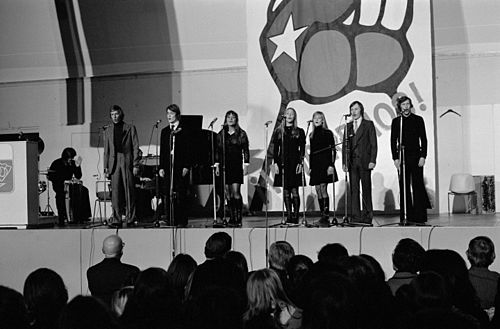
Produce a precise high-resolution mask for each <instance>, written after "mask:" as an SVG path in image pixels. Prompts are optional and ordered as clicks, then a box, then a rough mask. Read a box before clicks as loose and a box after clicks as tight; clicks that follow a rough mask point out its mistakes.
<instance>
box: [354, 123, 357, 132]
mask: <svg viewBox="0 0 500 329" xmlns="http://www.w3.org/2000/svg"><path fill="white" fill-rule="evenodd" d="M356 131H358V121H357V120H354V133H356Z"/></svg>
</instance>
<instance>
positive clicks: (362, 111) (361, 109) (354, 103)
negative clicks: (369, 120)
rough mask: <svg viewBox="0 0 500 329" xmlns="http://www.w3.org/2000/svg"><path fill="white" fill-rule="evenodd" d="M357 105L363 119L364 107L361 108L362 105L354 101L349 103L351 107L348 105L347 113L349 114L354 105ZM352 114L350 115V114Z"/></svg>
mask: <svg viewBox="0 0 500 329" xmlns="http://www.w3.org/2000/svg"><path fill="white" fill-rule="evenodd" d="M356 104H358V106H359V109H360V112H361V117H362V118H363V117H364V116H365V107H364V106H363V104H361V102H360V101H354V102H352V103H351V105H349V113H351V109H352V107H353V106H354V105H356ZM351 114H352V113H351Z"/></svg>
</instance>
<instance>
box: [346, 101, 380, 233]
mask: <svg viewBox="0 0 500 329" xmlns="http://www.w3.org/2000/svg"><path fill="white" fill-rule="evenodd" d="M349 110H350V114H351V116H352V121H351V122H349V123H348V124H347V126H346V132H345V136H346V137H347V140H346V141H345V142H346V143H349V145H344V147H343V148H342V160H343V161H342V169H343V170H344V171H348V172H349V179H350V181H351V207H352V221H353V222H361V223H366V224H371V223H372V219H373V204H372V176H371V175H372V170H373V168H375V163H376V160H377V135H376V134H375V126H374V125H373V121H370V120H367V119H365V118H363V115H364V113H365V109H364V107H363V104H361V102H359V101H354V102H352V103H351V105H350V106H349ZM346 146H347V147H346ZM346 151H348V152H346ZM360 181H361V187H362V189H363V193H362V194H361V200H362V201H363V213H361V203H360V189H359V182H360Z"/></svg>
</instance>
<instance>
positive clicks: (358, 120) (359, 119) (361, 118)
mask: <svg viewBox="0 0 500 329" xmlns="http://www.w3.org/2000/svg"><path fill="white" fill-rule="evenodd" d="M354 121H355V122H356V123H357V124H358V128H359V125H360V124H361V121H363V117H359V118H357V119H356V120H353V122H354Z"/></svg>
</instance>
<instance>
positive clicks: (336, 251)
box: [318, 243, 349, 268]
mask: <svg viewBox="0 0 500 329" xmlns="http://www.w3.org/2000/svg"><path fill="white" fill-rule="evenodd" d="M347 256H349V253H348V252H347V249H346V247H344V246H343V245H342V244H340V243H329V244H326V245H324V246H323V247H322V248H321V249H320V251H319V253H318V262H319V263H320V264H321V265H323V266H326V267H327V268H332V266H335V264H336V262H337V260H338V259H339V258H341V257H347Z"/></svg>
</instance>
